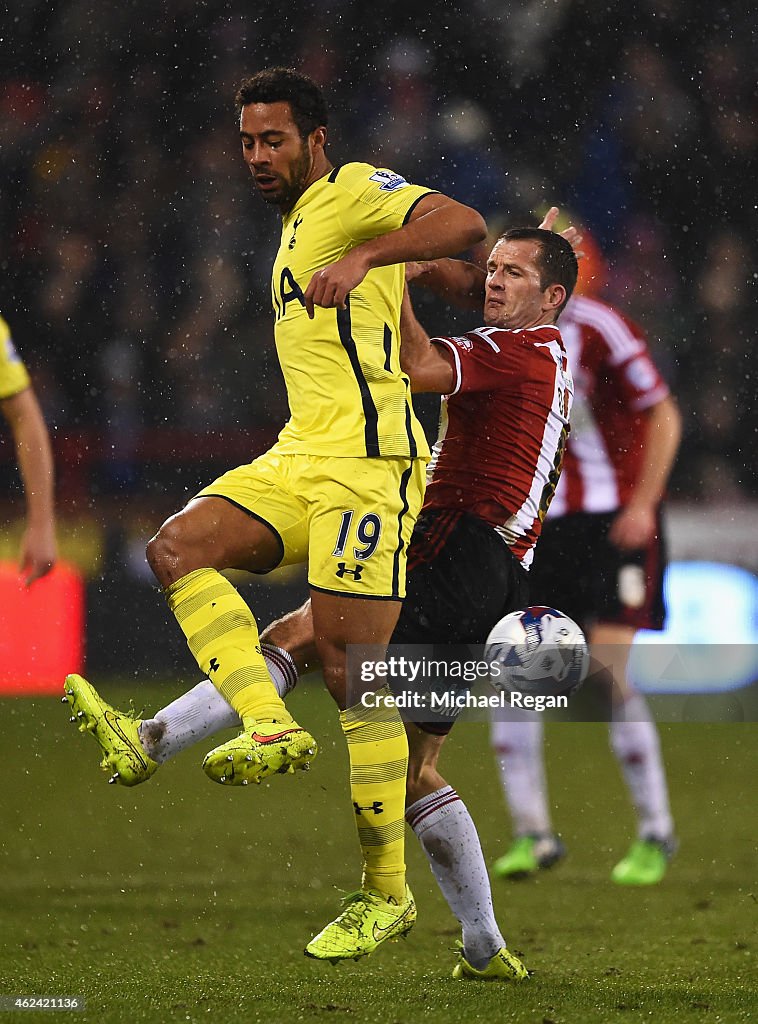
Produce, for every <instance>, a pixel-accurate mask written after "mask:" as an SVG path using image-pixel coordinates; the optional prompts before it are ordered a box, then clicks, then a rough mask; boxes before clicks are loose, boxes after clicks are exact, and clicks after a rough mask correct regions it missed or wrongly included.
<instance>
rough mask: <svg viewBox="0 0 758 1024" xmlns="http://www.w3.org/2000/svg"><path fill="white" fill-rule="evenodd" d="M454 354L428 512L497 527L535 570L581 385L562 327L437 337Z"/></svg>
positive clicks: (524, 562)
mask: <svg viewBox="0 0 758 1024" xmlns="http://www.w3.org/2000/svg"><path fill="white" fill-rule="evenodd" d="M433 341H435V342H436V343H438V344H440V345H445V346H446V347H447V348H448V349H449V350H450V351H451V352H452V354H453V362H454V369H455V386H454V388H453V390H452V392H451V393H450V394H449V395H445V396H443V399H442V406H441V414H440V432H439V438H438V440H437V443H436V444H435V445H434V447H433V449H432V460H431V462H430V463H429V472H428V478H427V489H426V499H425V501H424V508H444V509H461V510H465V511H468V512H472V513H473V514H474V515H476V516H479V518H480V519H483V520H484V521H485V522H488V523H490V524H491V525H492V526H494V527H495V528H496V529H497V530H498V532H499V533H500V534H501V536H502V537H503V539H504V540H505V542H506V543H507V544H508V546H509V547H510V548H511V551H512V552H513V554H514V555H515V557H516V558H517V559H518V560H519V561H520V562H521V564H522V565H523V566H524V568H526V569H528V568H529V566H530V565H531V562H532V557H533V554H534V545H535V543H536V542H537V538H538V536H539V534H540V531H541V529H542V520H543V519H544V518H545V513H546V511H547V507H548V505H549V504H550V501H551V500H552V497H553V494H554V492H555V487H556V483H557V480H558V475H559V474H560V466H561V459H562V456H563V449H564V447H565V444H566V436H567V434H568V417H569V412H570V409H571V401H572V397H573V392H574V385H573V381H572V379H571V373H570V371H569V369H568V363H567V359H566V351H565V349H564V347H563V342H562V341H561V334H560V331H559V330H558V328H557V327H554V326H553V325H545V326H541V327H530V328H526V329H521V330H510V331H507V330H503V329H501V328H498V327H480V328H479V329H478V330H475V331H470V332H469V333H468V334H464V335H463V336H462V337H458V338H434V339H433Z"/></svg>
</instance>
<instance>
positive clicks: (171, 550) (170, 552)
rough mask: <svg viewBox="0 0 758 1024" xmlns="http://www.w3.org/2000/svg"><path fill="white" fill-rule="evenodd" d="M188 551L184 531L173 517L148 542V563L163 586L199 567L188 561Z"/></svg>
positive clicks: (146, 553) (146, 551)
mask: <svg viewBox="0 0 758 1024" xmlns="http://www.w3.org/2000/svg"><path fill="white" fill-rule="evenodd" d="M188 553H189V545H188V544H187V543H186V538H185V536H184V531H183V529H182V528H181V526H179V525H178V524H176V523H175V522H174V521H173V520H171V519H169V520H168V521H167V522H165V523H164V524H163V526H162V527H161V528H160V530H158V532H157V533H156V535H155V536H154V537H152V538H151V539H150V540H149V541H148V542H147V547H146V549H145V555H146V557H147V562H148V565H149V566H150V568H151V569H152V570H153V573H154V574H155V578H156V579H157V580H158V582H159V583H160V584H161V586H162V587H168V586H170V585H171V584H172V583H175V582H176V580H178V579H181V578H182V576H186V574H187V573H188V572H191V571H192V569H193V568H197V566H195V565H192V564H191V563H190V562H189V561H188Z"/></svg>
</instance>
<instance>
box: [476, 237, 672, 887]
mask: <svg viewBox="0 0 758 1024" xmlns="http://www.w3.org/2000/svg"><path fill="white" fill-rule="evenodd" d="M584 244H587V242H586V240H585V243H584ZM601 274H602V264H601V262H600V261H599V259H598V258H596V259H595V260H593V261H592V263H588V264H585V265H583V264H582V263H580V275H579V285H578V287H577V294H575V295H574V297H573V298H572V299H571V301H570V302H569V304H568V306H567V307H566V310H565V312H564V315H563V317H562V318H561V333H562V335H563V338H564V341H565V344H566V351H567V353H568V357H569V363H570V366H571V369H572V373H573V375H574V381H575V387H576V392H575V401H574V408H573V412H572V415H571V435H570V438H569V442H568V445H567V449H566V457H565V460H564V466H563V474H562V476H561V480H560V483H559V485H558V490H557V492H556V497H555V500H554V501H553V503H552V505H551V507H550V512H549V514H548V517H547V520H546V522H545V524H544V526H543V532H542V537H541V539H540V545H539V549H538V551H537V553H536V556H535V560H534V565H533V568H532V572H531V576H530V587H529V589H530V600H531V603H533V604H546V605H552V606H554V607H556V608H559V609H560V610H561V611H563V612H565V613H566V614H567V615H569V616H571V618H573V619H575V620H576V621H577V622H578V623H579V624H580V625H581V626H582V627H583V628H584V629H585V632H586V633H587V636H588V639H589V641H590V645H591V650H592V654H593V656H594V658H595V659H596V663H599V664H600V665H602V666H604V667H606V668H607V672H606V673H605V682H606V685H608V686H610V687H612V711H611V722H610V741H611V747H612V749H613V752H614V754H615V756H616V758H617V759H618V762H619V765H620V767H621V770H622V772H623V776H624V779H625V782H626V785H627V787H628V790H629V794H630V796H631V800H632V803H633V805H634V809H635V811H636V814H637V833H638V834H637V838H636V840H635V841H634V842H633V844H632V846H631V848H630V849H629V851H628V853H627V854H626V856H625V857H624V858H623V859H622V860H621V861H620V862H619V863H618V864H616V866H615V867H614V868H613V871H612V873H611V877H612V879H613V881H614V882H617V883H618V884H620V885H653V884H655V883H657V882H659V881H660V880H661V879H662V878H663V876H664V874H665V872H666V867H667V864H668V861H669V859H670V857H671V856H672V854H673V853H674V852H675V849H676V840H675V838H674V826H673V822H672V818H671V813H670V809H669V800H668V793H667V785H666V775H665V771H664V766H663V761H662V757H661V750H660V743H659V738H658V732H657V729H656V726H655V724H654V722H653V721H652V719H651V716H650V712H649V710H648V706H647V703H646V701H645V698H644V697H643V696H642V695H641V694H640V693H639V692H638V691H637V690H636V689H635V687H634V686H633V684H632V682H631V681H630V680H629V678H628V676H627V663H628V658H629V652H630V648H631V644H632V641H633V639H634V634H635V632H636V631H637V630H638V629H656V630H657V629H661V628H662V627H663V621H664V614H665V609H664V603H663V574H664V569H665V566H666V558H665V549H664V538H663V533H662V523H661V502H662V500H663V496H664V492H665V490H666V484H667V481H668V478H669V474H670V471H671V468H672V465H673V462H674V459H675V457H676V452H677V448H678V445H679V439H680V434H681V422H680V415H679V412H678V409H677V406H676V403H675V401H674V399H673V397H672V396H671V394H670V393H669V389H668V387H667V385H666V383H665V382H664V381H663V379H662V378H661V375H660V374H659V372H658V370H657V368H656V366H655V364H654V363H653V361H652V359H651V357H650V353H649V351H648V346H647V343H646V341H645V336H644V334H643V333H642V331H641V330H640V329H639V327H637V325H636V324H634V323H632V321H631V320H629V319H628V317H626V316H625V315H624V314H622V313H619V312H618V311H617V310H615V309H612V308H611V307H610V306H608V305H607V304H605V303H604V302H601V301H600V300H598V299H597V298H593V297H591V295H590V294H582V291H583V290H584V291H585V292H587V291H590V290H594V289H596V288H597V287H598V285H599V283H600V279H601V278H600V275H601ZM595 678H597V674H596V675H595ZM509 713H512V714H513V715H514V716H518V720H515V721H502V720H496V721H493V725H492V742H493V746H494V749H495V752H496V755H497V759H498V764H499V767H500V774H501V779H502V784H503V788H504V791H505V795H506V798H507V802H508V806H509V808H510V812H511V817H512V821H513V829H514V833H515V841H514V843H513V845H512V846H511V848H510V849H509V850H508V852H507V853H506V854H504V855H503V856H502V857H500V858H499V860H497V861H496V862H495V864H494V865H493V871H494V873H495V874H496V875H499V876H500V877H503V878H506V877H523V876H525V875H529V874H532V873H533V872H535V871H537V870H539V869H540V868H545V867H549V866H550V865H552V864H554V863H555V862H556V861H557V860H559V859H560V858H561V857H562V856H563V855H564V852H565V851H564V848H563V844H562V843H561V840H560V839H559V837H558V836H557V835H555V833H554V831H553V827H552V824H551V820H550V812H549V809H548V803H547V792H546V784H545V773H544V763H543V727H542V722H541V721H540V719H539V717H538V716H536V715H532V714H530V713H528V712H523V713H522V712H518V711H511V712H509Z"/></svg>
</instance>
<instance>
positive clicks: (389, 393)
mask: <svg viewBox="0 0 758 1024" xmlns="http://www.w3.org/2000/svg"><path fill="white" fill-rule="evenodd" d="M432 191H433V190H432V189H427V188H421V187H420V186H418V185H411V184H409V183H408V182H406V181H405V179H404V178H402V177H401V176H400V175H398V174H394V173H393V172H392V171H388V170H385V169H381V168H376V167H372V166H371V165H370V164H363V163H349V164H344V165H343V166H341V167H335V168H334V169H333V170H332V171H330V172H329V173H328V174H326V175H324V177H323V178H319V180H318V181H316V182H314V183H313V184H312V185H311V186H310V187H309V188H307V189H306V191H305V192H304V193H303V195H302V196H301V197H300V198H299V199H298V201H297V203H296V204H295V206H294V207H293V208H292V209H291V210H290V211H289V212H288V213H287V214H286V215H285V217H284V220H283V223H282V239H281V244H280V247H279V252H278V254H277V257H276V260H275V262H274V269H273V274H272V280H271V290H272V301H273V305H274V314H275V317H276V324H275V328H274V336H275V339H276V348H277V353H278V356H279V362H280V364H281V367H282V372H283V374H284V380H285V383H286V385H287V396H288V400H289V407H290V418H289V420H288V421H287V423H286V424H285V426H284V428H283V429H282V432H281V434H280V435H279V440H278V442H277V450H278V451H281V452H283V453H286V454H300V455H331V456H343V457H347V458H355V457H360V456H373V457H376V456H401V457H405V458H416V457H421V458H428V457H429V450H428V447H427V443H426V438H425V436H424V432H423V429H422V427H421V424H420V423H419V421H418V420H417V419H416V416H415V413H414V411H413V405H412V404H411V389H410V382H409V380H408V377H407V375H406V374H404V373H403V372H402V371H401V369H400V306H401V303H402V297H403V287H404V276H405V268H404V265H403V264H395V265H393V266H389V267H378V268H377V269H375V270H371V271H369V273H368V274H367V275H366V277H365V278H364V280H363V281H362V282H361V283H360V285H358V287H357V288H355V289H354V290H353V291H352V292H351V293H350V295H349V296H348V300H347V309H344V310H340V309H323V308H321V307H319V306H316V307H315V316H314V319H313V320H310V319H309V318H308V314H307V313H306V311H305V304H304V293H305V290H306V288H307V287H308V283H309V282H310V279H311V277H312V276H313V274H315V273H316V272H317V271H319V270H321V269H323V268H324V267H326V266H328V265H329V264H331V263H335V262H336V261H337V260H339V259H340V258H341V257H343V256H345V255H346V254H347V253H348V252H349V251H350V250H351V249H353V248H355V246H357V245H359V244H360V243H361V242H365V241H367V240H368V239H371V238H376V237H377V236H378V235H383V234H387V233H388V232H390V231H395V230H397V229H398V228H400V227H402V226H403V224H405V223H407V221H408V218H409V217H410V215H411V213H412V211H413V209H414V207H415V206H416V204H417V203H418V202H419V200H421V199H422V198H423V197H424V196H426V195H430V194H431V193H432Z"/></svg>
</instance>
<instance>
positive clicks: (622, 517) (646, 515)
mask: <svg viewBox="0 0 758 1024" xmlns="http://www.w3.org/2000/svg"><path fill="white" fill-rule="evenodd" d="M656 529H657V521H656V515H655V508H654V507H651V506H649V505H627V506H626V508H622V509H621V511H620V512H619V514H618V515H617V516H616V518H615V519H614V520H613V524H612V526H611V529H610V532H609V533H608V539H609V540H610V542H611V544H615V545H616V547H617V548H621V549H622V550H623V551H633V550H635V549H637V548H644V547H645V546H646V545H647V544H648V543H649V542H650V540H651V539H652V538H653V537H654V536H655V531H656Z"/></svg>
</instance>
